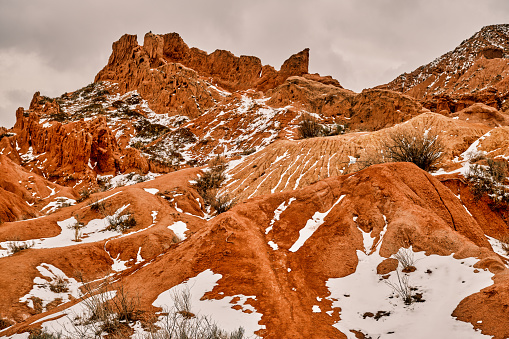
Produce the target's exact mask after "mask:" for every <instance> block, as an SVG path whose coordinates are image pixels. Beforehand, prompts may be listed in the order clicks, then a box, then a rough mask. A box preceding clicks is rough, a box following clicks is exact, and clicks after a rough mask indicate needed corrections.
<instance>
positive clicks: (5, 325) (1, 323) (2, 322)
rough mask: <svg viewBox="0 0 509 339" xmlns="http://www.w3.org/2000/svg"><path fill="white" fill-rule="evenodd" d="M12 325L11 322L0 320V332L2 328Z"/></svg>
mask: <svg viewBox="0 0 509 339" xmlns="http://www.w3.org/2000/svg"><path fill="white" fill-rule="evenodd" d="M12 324H13V323H12V322H11V321H9V320H7V319H4V318H0V331H1V330H3V329H4V328H7V327H10V326H12Z"/></svg>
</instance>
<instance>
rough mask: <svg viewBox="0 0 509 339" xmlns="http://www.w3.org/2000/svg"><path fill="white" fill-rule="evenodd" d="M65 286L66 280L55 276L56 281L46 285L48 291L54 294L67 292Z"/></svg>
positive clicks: (67, 289)
mask: <svg viewBox="0 0 509 339" xmlns="http://www.w3.org/2000/svg"><path fill="white" fill-rule="evenodd" d="M67 285H68V282H67V280H65V279H64V278H63V277H60V276H57V277H56V279H53V280H52V281H51V282H49V283H48V287H49V289H50V291H51V292H54V293H65V292H67V291H69V288H68V287H67Z"/></svg>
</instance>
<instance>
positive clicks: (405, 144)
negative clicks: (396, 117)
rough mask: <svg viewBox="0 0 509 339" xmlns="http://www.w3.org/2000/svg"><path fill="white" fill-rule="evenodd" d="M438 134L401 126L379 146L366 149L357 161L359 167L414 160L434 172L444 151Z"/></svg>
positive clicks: (423, 167)
mask: <svg viewBox="0 0 509 339" xmlns="http://www.w3.org/2000/svg"><path fill="white" fill-rule="evenodd" d="M444 149H445V147H444V145H443V144H442V142H441V140H440V138H439V136H438V134H436V133H435V132H432V131H430V130H424V129H413V128H400V129H398V130H396V131H393V132H392V133H390V134H389V135H388V136H387V137H386V138H384V139H382V140H381V142H380V144H379V145H378V146H377V147H373V148H368V149H366V150H365V152H364V154H363V155H362V156H361V158H360V159H359V160H358V161H357V162H356V163H357V166H359V169H364V168H366V167H369V166H371V165H376V164H382V163H388V162H412V163H414V164H415V165H417V166H418V167H419V168H421V169H423V170H425V171H428V172H432V171H435V170H437V169H438V166H439V164H440V159H441V158H442V155H443V153H444Z"/></svg>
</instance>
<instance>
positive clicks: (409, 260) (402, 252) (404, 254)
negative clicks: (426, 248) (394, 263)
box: [393, 248, 415, 271]
mask: <svg viewBox="0 0 509 339" xmlns="http://www.w3.org/2000/svg"><path fill="white" fill-rule="evenodd" d="M393 256H394V258H395V259H396V260H398V262H399V263H400V264H401V266H402V267H403V271H404V270H406V269H408V268H409V267H414V263H415V260H414V252H413V251H412V250H411V249H409V248H400V249H399V250H398V253H396V254H394V255H393Z"/></svg>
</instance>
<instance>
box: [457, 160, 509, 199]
mask: <svg viewBox="0 0 509 339" xmlns="http://www.w3.org/2000/svg"><path fill="white" fill-rule="evenodd" d="M506 177H507V164H506V162H505V161H504V160H494V159H486V165H481V164H473V165H471V166H470V168H469V171H468V173H467V176H466V178H467V180H468V181H470V182H471V183H472V186H471V191H472V194H473V195H474V199H475V200H479V199H481V198H482V197H483V195H484V194H487V195H488V196H489V197H490V198H491V200H492V205H493V207H500V205H501V204H507V203H508V202H509V191H508V189H507V187H506V185H505V181H506Z"/></svg>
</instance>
